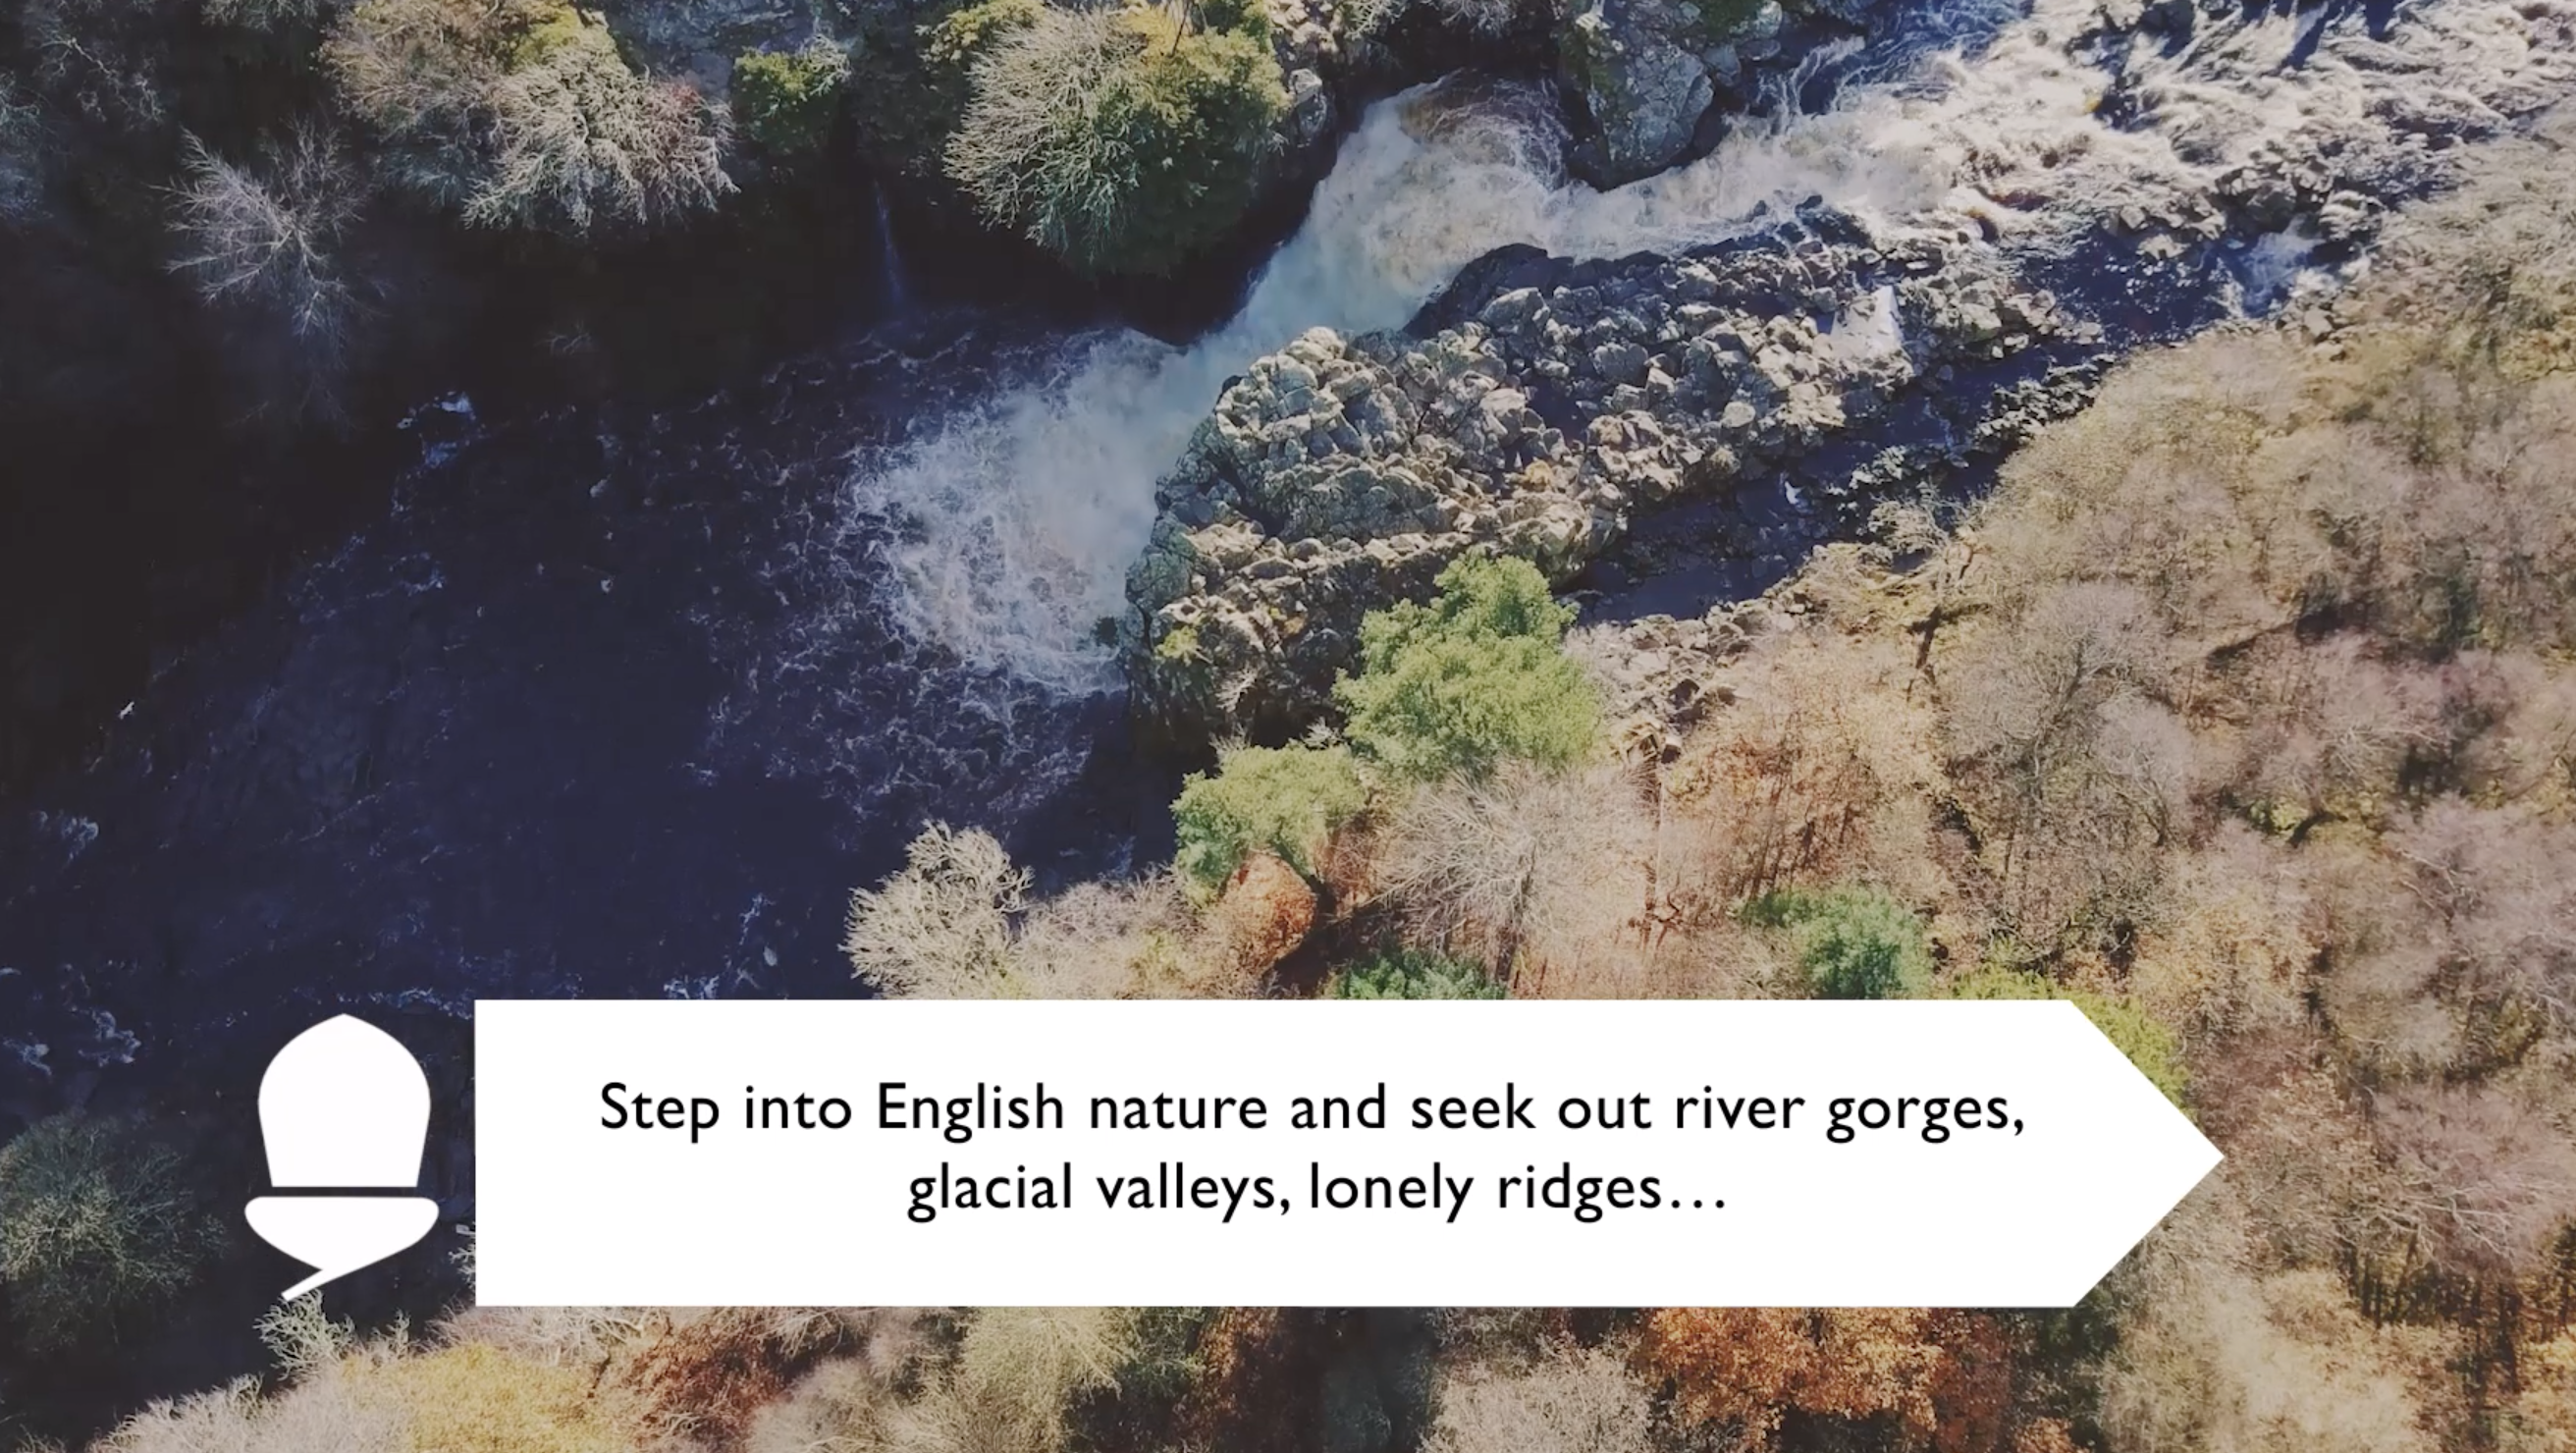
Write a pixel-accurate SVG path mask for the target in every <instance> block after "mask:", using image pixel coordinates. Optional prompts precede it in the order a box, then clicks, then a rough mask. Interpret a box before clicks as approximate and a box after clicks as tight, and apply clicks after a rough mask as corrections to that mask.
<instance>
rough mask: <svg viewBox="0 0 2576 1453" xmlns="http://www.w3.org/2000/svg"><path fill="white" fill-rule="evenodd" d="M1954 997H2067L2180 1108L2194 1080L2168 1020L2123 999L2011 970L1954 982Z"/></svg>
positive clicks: (1985, 972) (1983, 972)
mask: <svg viewBox="0 0 2576 1453" xmlns="http://www.w3.org/2000/svg"><path fill="white" fill-rule="evenodd" d="M1949 994H1950V997H1951V998H1953V999H2068V1000H2072V1001H2074V1004H2075V1007H2076V1008H2078V1009H2081V1010H2083V1011H2084V1017H2085V1018H2087V1019H2090V1020H2092V1021H2093V1027H2094V1028H2096V1029H2099V1030H2101V1031H2102V1034H2103V1037H2104V1038H2106V1039H2108V1040H2110V1041H2111V1043H2112V1044H2114V1045H2117V1046H2118V1047H2119V1050H2120V1053H2122V1054H2125V1055H2127V1056H2128V1057H2129V1063H2131V1064H2133V1065H2136V1066H2137V1067H2138V1073H2140V1074H2142V1075H2145V1076H2146V1077H2147V1079H2148V1081H2149V1082H2150V1083H2152V1084H2153V1085H2154V1086H2155V1087H2156V1088H2157V1089H2159V1090H2162V1091H2163V1092H2164V1096H2165V1098H2166V1099H2168V1100H2171V1101H2173V1102H2174V1103H2175V1104H2177V1105H2179V1104H2181V1103H2182V1102H2183V1091H2184V1089H2185V1088H2186V1086H2187V1085H2188V1084H2189V1082H2190V1076H2189V1073H2188V1072H2187V1071H2186V1070H2185V1069H2184V1068H2183V1062H2182V1045H2181V1042H2180V1041H2179V1040H2178V1039H2177V1038H2176V1037H2175V1035H2174V1032H2173V1030H2171V1029H2170V1028H2168V1027H2166V1025H2165V1023H2164V1021H2162V1020H2160V1019H2158V1018H2156V1017H2155V1016H2154V1015H2152V1014H2149V1013H2148V1012H2147V1011H2146V1010H2144V1009H2142V1008H2140V1007H2138V1004H2137V1002H2136V1001H2135V1000H2132V999H2129V998H2127V997H2126V996H2123V995H2115V994H2103V993H2097V992H2095V991H2093V990H2090V989H2076V988H2069V987H2066V986H2064V985H2060V984H2053V983H2050V982H2049V981H2048V980H2046V979H2043V978H2041V977H2040V976H2039V975H2037V974H2024V973H2016V972H2014V971H2012V970H2010V969H2000V968H1988V969H1982V970H1979V971H1978V972H1976V973H1974V974H1970V975H1968V976H1967V977H1966V978H1963V979H1960V980H1959V981H1958V982H1956V983H1954V984H1952V985H1951V986H1950V989H1949Z"/></svg>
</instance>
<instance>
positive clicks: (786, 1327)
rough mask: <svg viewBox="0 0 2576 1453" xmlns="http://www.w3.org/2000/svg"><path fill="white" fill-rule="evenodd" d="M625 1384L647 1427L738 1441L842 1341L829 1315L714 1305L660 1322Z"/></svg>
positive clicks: (706, 1440)
mask: <svg viewBox="0 0 2576 1453" xmlns="http://www.w3.org/2000/svg"><path fill="white" fill-rule="evenodd" d="M658 1322H659V1325H658V1326H656V1327H655V1328H654V1334H653V1335H651V1336H649V1337H647V1338H645V1339H643V1340H642V1346H641V1349H640V1350H639V1351H638V1352H637V1353H636V1355H635V1359H634V1361H632V1362H630V1363H628V1364H627V1365H626V1368H625V1372H624V1377H623V1379H622V1382H623V1384H624V1386H625V1387H626V1388H628V1389H631V1390H632V1391H633V1392H634V1394H635V1395H636V1398H637V1401H638V1404H639V1407H638V1412H639V1414H640V1416H641V1417H642V1419H643V1421H644V1422H645V1424H646V1425H647V1426H649V1427H653V1428H658V1429H662V1430H666V1431H669V1432H674V1433H680V1434H684V1435H686V1436H687V1437H689V1438H692V1439H694V1440H696V1441H698V1442H700V1443H707V1444H714V1445H717V1446H727V1447H729V1446H732V1445H733V1444H735V1443H738V1442H739V1441H740V1440H741V1438H742V1436H743V1434H744V1432H745V1431H746V1430H747V1429H748V1428H749V1427H750V1425H751V1423H752V1421H753V1419H754V1418H756V1417H757V1416H758V1415H759V1413H760V1411H761V1409H763V1408H765V1407H767V1406H769V1405H770V1404H771V1403H774V1402H776V1401H778V1400H779V1398H780V1397H781V1396H782V1395H783V1394H784V1393H785V1392H786V1391H787V1387H788V1384H789V1383H790V1382H792V1381H794V1380H795V1378H796V1376H797V1374H798V1373H800V1372H802V1371H803V1370H804V1369H805V1368H806V1367H807V1366H808V1365H809V1364H811V1363H812V1362H813V1361H814V1360H815V1358H816V1357H817V1356H819V1355H820V1354H821V1353H822V1352H823V1351H824V1350H825V1349H826V1348H828V1347H830V1346H831V1345H832V1344H834V1343H836V1342H838V1341H839V1340H840V1339H841V1336H842V1327H841V1324H840V1323H839V1322H838V1321H836V1320H835V1319H834V1318H833V1317H832V1316H831V1315H829V1314H828V1313H823V1312H817V1311H814V1310H811V1309H808V1308H803V1307H716V1308H710V1309H706V1310H702V1311H696V1312H690V1313H680V1314H676V1315H674V1314H671V1313H664V1314H662V1315H661V1317H660V1318H659V1319H658Z"/></svg>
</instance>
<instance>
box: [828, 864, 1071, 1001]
mask: <svg viewBox="0 0 2576 1453" xmlns="http://www.w3.org/2000/svg"><path fill="white" fill-rule="evenodd" d="M1028 890H1029V875H1028V872H1027V870H1026V869H1023V868H1017V867H1014V866H1012V864H1011V859H1010V855H1009V854H1008V853H1005V852H1004V851H1002V845H1001V844H1000V843H998V842H996V841H994V840H993V837H992V835H991V834H990V833H982V832H976V831H973V830H972V829H969V830H967V831H964V832H960V831H958V830H956V829H954V828H951V827H949V826H948V825H947V824H946V823H939V822H934V823H932V824H931V825H930V826H928V827H926V828H923V829H922V830H921V835H920V836H919V837H916V838H914V839H913V840H912V846H911V848H910V849H909V851H908V852H907V854H906V862H905V864H904V868H903V871H901V872H899V873H897V874H895V875H894V876H893V877H891V878H888V879H887V880H886V882H885V885H884V886H883V887H881V888H878V889H875V890H874V891H870V890H867V889H861V890H859V891H858V892H856V893H854V894H852V895H851V896H850V924H849V932H848V934H847V935H846V936H845V937H844V938H843V939H842V947H843V948H844V949H845V950H846V951H847V952H848V953H849V956H850V965H851V967H852V969H853V970H854V971H855V972H856V973H857V974H858V976H859V977H860V978H863V979H866V980H868V981H869V982H871V983H873V984H875V985H876V986H877V987H878V988H880V989H882V990H884V991H885V992H887V993H889V994H894V995H898V996H903V997H909V998H922V999H982V998H993V997H1000V996H1004V995H1008V994H1011V993H1013V992H1014V991H1015V986H1016V984H1017V978H1016V975H1015V974H1014V972H1013V965H1012V953H1011V947H1012V942H1011V921H1012V919H1013V918H1014V917H1015V916H1017V915H1018V914H1019V913H1020V912H1021V911H1022V910H1024V909H1025V908H1026V907H1027V906H1028Z"/></svg>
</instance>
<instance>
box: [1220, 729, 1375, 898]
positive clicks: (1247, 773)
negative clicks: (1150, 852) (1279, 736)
mask: <svg viewBox="0 0 2576 1453" xmlns="http://www.w3.org/2000/svg"><path fill="white" fill-rule="evenodd" d="M1367 802H1368V790H1367V788H1366V787H1365V786H1364V785H1363V784H1362V783H1361V781H1360V773H1359V765H1358V763H1357V762H1356V761H1354V760H1353V758H1352V756H1351V750H1350V748H1348V747H1340V746H1334V747H1306V746H1289V747H1237V748H1235V749H1234V750H1232V751H1229V752H1226V753H1225V754H1224V755H1223V756H1222V757H1220V758H1219V759H1218V762H1217V770H1216V773H1215V774H1214V775H1213V776H1211V775H1208V774H1205V773H1192V774H1191V775H1190V778H1189V780H1188V782H1187V783H1185V784H1184V785H1183V786H1182V788H1181V795H1180V797H1179V799H1178V800H1176V801H1175V802H1173V804H1172V820H1173V822H1174V824H1175V825H1176V826H1177V827H1178V828H1179V831H1180V849H1179V851H1178V852H1177V853H1176V854H1175V855H1174V858H1173V864H1174V866H1176V867H1177V868H1179V869H1180V871H1181V874H1182V876H1183V878H1184V879H1185V880H1186V881H1187V882H1188V883H1190V885H1191V886H1192V887H1193V888H1194V889H1196V890H1197V891H1199V892H1201V893H1213V892H1215V891H1216V890H1217V889H1219V888H1222V887H1224V886H1225V882H1226V880H1227V879H1228V878H1231V877H1233V876H1234V870H1235V869H1236V868H1238V867H1240V866H1242V864H1243V859H1244V857H1245V855H1247V854H1249V853H1253V852H1258V851H1263V850H1267V851H1269V852H1273V853H1277V854H1278V855H1279V856H1280V858H1281V859H1282V860H1284V861H1285V862H1286V863H1287V864H1288V866H1290V867H1292V868H1295V869H1296V870H1297V871H1298V872H1300V873H1303V874H1305V875H1306V876H1308V877H1310V878H1311V877H1313V876H1314V875H1315V872H1316V868H1317V864H1318V862H1319V861H1320V859H1321V857H1322V854H1323V851H1324V844H1325V843H1326V842H1327V841H1328V840H1329V839H1330V838H1331V836H1332V834H1333V830H1334V829H1336V828H1338V827H1340V826H1341V825H1342V824H1343V823H1345V822H1347V821H1349V820H1350V819H1351V817H1352V816H1353V815H1355V814H1357V813H1358V812H1359V810H1360V809H1361V808H1362V807H1363V806H1366V805H1367Z"/></svg>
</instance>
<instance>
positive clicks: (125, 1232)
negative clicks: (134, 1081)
mask: <svg viewBox="0 0 2576 1453" xmlns="http://www.w3.org/2000/svg"><path fill="white" fill-rule="evenodd" d="M217 1236H218V1231H217V1228H216V1226H215V1223H214V1222H213V1221H212V1220H211V1219H210V1218H209V1217H207V1216H206V1215H205V1214H204V1212H203V1211H202V1210H201V1209H200V1208H199V1206H198V1204H197V1200H196V1197H195V1196H193V1195H192V1194H190V1192H189V1189H188V1186H187V1181H186V1177H185V1174H184V1164H183V1162H182V1161H181V1159H180V1156H179V1154H178V1152H176V1151H174V1150H172V1149H171V1148H170V1147H169V1146H167V1145H166V1144H163V1143H162V1142H161V1141H160V1140H159V1139H158V1138H156V1137H155V1136H153V1135H152V1133H151V1132H150V1131H149V1130H148V1129H147V1128H146V1127H145V1126H143V1125H142V1124H141V1123H140V1122H138V1121H135V1120H132V1119H128V1118H124V1117H116V1116H92V1115H85V1114H79V1113H72V1114H64V1115H57V1116H54V1117H53V1118H52V1119H49V1120H41V1121H38V1122H37V1123H36V1124H35V1125H34V1126H32V1127H30V1128H29V1129H28V1130H27V1131H26V1132H25V1133H24V1134H22V1135H20V1136H19V1137H18V1138H17V1139H15V1140H12V1141H10V1142H9V1143H8V1144H7V1145H5V1146H0V1289H5V1291H6V1293H7V1303H8V1309H9V1317H10V1321H11V1322H12V1323H13V1324H14V1325H15V1326H16V1329H17V1331H18V1334H19V1337H20V1339H21V1341H22V1343H23V1344H24V1345H26V1346H28V1347H31V1348H34V1349H36V1350H39V1351H49V1350H60V1349H63V1348H69V1347H74V1346H78V1345H80V1344H82V1343H85V1342H91V1341H94V1340H97V1339H98V1338H101V1337H103V1336H106V1335H108V1334H110V1333H112V1332H113V1331H114V1330H115V1328H116V1325H117V1323H118V1322H120V1321H122V1320H124V1319H127V1318H129V1317H132V1316H134V1315H135V1314H138V1313H142V1312H146V1311H149V1310H151V1309H152V1308H154V1307H156V1306H158V1305H160V1304H161V1303H163V1302H165V1301H166V1300H168V1298H169V1297H170V1296H171V1294H172V1293H174V1292H176V1291H177V1290H178V1289H179V1288H180V1287H182V1286H184V1285H186V1283H187V1281H188V1279H189V1278H190V1277H191V1276H192V1275H194V1274H195V1273H196V1271H197V1268H198V1267H199V1266H200V1265H201V1264H202V1263H203V1262H204V1260H205V1259H206V1257H207V1255H208V1254H209V1253H210V1252H211V1251H212V1250H213V1249H214V1246H215V1243H216V1238H217Z"/></svg>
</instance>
